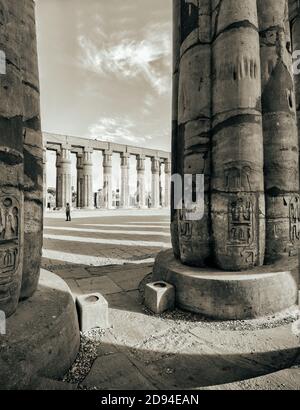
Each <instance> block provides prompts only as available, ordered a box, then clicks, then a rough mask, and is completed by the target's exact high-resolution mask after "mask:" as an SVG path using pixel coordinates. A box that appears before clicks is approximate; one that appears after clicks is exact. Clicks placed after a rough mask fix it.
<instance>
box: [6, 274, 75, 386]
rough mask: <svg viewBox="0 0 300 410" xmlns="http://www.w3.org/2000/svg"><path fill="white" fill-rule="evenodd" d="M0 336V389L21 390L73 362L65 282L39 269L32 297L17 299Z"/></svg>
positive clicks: (72, 318) (55, 375)
mask: <svg viewBox="0 0 300 410" xmlns="http://www.w3.org/2000/svg"><path fill="white" fill-rule="evenodd" d="M6 328H7V334H6V335H5V336H0V389H2V390H10V389H11V390H14V389H18V390H19V389H25V388H26V387H27V386H29V385H30V384H31V381H32V379H33V378H36V377H38V376H41V377H45V378H49V379H56V378H60V377H61V376H63V375H64V374H65V373H66V371H67V370H68V369H69V368H70V367H71V365H72V364H73V362H74V360H75V358H76V356H77V353H78V350H79V345H80V333H79V327H78V319H77V313H76V309H75V304H74V301H73V298H72V295H71V293H70V290H69V288H68V286H67V285H66V283H65V282H64V281H63V280H62V279H61V278H59V277H58V276H57V275H55V274H53V273H50V272H48V271H45V270H41V277H40V282H39V287H38V290H37V292H36V293H35V294H34V296H33V297H32V298H30V299H28V300H26V301H24V302H21V303H20V305H19V307H18V310H17V312H16V313H15V314H14V315H13V316H11V317H10V318H9V319H8V320H7V323H6Z"/></svg>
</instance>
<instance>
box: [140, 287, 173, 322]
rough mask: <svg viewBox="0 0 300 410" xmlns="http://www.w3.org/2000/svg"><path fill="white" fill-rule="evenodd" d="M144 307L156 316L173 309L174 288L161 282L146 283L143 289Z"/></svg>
mask: <svg viewBox="0 0 300 410" xmlns="http://www.w3.org/2000/svg"><path fill="white" fill-rule="evenodd" d="M145 305H146V306H147V307H148V308H149V309H150V310H151V311H152V312H153V313H156V314H158V315H160V314H161V313H164V312H165V311H167V310H172V309H174V307H175V288H174V286H173V285H170V284H169V283H166V282H163V281H159V282H153V283H148V284H147V285H146V287H145Z"/></svg>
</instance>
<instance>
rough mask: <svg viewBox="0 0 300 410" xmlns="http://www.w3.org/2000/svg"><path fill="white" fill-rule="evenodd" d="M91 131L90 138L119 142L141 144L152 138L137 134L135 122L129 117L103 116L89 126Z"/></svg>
mask: <svg viewBox="0 0 300 410" xmlns="http://www.w3.org/2000/svg"><path fill="white" fill-rule="evenodd" d="M89 133H90V135H89V136H90V138H98V139H101V140H102V141H109V142H117V143H122V142H124V143H130V144H141V143H143V142H146V141H149V140H151V139H152V138H151V137H150V136H145V137H141V136H138V135H136V133H135V124H134V123H133V122H132V121H131V120H130V119H129V118H110V117H106V118H101V119H99V121H98V122H97V123H96V124H93V125H91V126H90V127H89Z"/></svg>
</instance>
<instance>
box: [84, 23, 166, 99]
mask: <svg viewBox="0 0 300 410" xmlns="http://www.w3.org/2000/svg"><path fill="white" fill-rule="evenodd" d="M78 41H79V45H80V49H81V55H80V62H81V64H82V65H83V66H84V67H85V68H86V69H88V70H91V71H93V72H96V73H99V74H102V75H108V74H114V75H116V76H119V77H120V76H121V77H123V78H125V79H126V80H128V79H135V78H137V77H140V76H142V77H143V78H144V79H145V80H146V81H147V82H148V83H149V84H150V85H151V87H152V88H153V89H154V90H155V91H156V92H157V93H158V94H160V95H162V94H165V93H167V92H168V91H169V88H170V74H169V67H170V54H171V28H170V26H169V24H167V23H166V24H160V25H159V24H151V25H149V26H148V27H146V28H145V29H144V30H143V33H142V35H141V40H136V39H135V38H133V33H130V32H119V33H115V35H114V36H111V37H109V36H107V35H106V34H104V33H103V32H98V33H97V36H94V35H93V36H90V37H87V36H86V35H80V36H79V38H78Z"/></svg>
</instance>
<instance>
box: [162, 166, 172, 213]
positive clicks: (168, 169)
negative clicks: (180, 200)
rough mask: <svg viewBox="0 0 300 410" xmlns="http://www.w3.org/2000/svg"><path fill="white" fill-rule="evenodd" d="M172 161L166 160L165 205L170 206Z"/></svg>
mask: <svg viewBox="0 0 300 410" xmlns="http://www.w3.org/2000/svg"><path fill="white" fill-rule="evenodd" d="M170 184H171V162H170V161H169V160H165V197H164V207H165V208H170Z"/></svg>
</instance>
